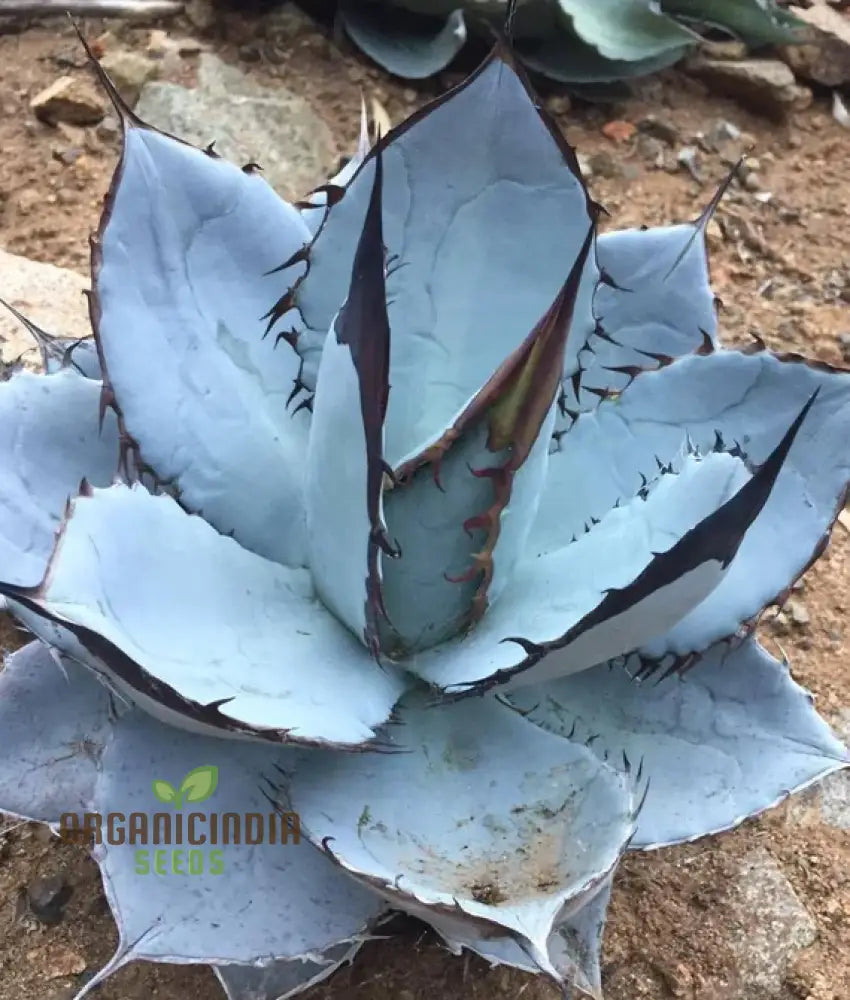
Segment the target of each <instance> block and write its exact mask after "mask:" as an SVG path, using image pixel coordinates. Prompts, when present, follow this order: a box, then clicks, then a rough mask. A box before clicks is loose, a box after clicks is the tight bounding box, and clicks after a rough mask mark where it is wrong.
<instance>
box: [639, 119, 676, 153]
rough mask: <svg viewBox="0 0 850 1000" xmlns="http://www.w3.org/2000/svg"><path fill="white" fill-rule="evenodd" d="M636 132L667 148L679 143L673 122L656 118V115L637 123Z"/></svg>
mask: <svg viewBox="0 0 850 1000" xmlns="http://www.w3.org/2000/svg"><path fill="white" fill-rule="evenodd" d="M637 128H638V132H640V133H641V134H642V135H648V136H651V137H652V138H653V139H657V140H659V141H661V142H663V143H666V145H668V146H675V145H676V144H677V143H678V142H679V138H680V133H679V129H678V127H677V126H676V124H675V123H674V122H671V121H666V120H665V119H663V118H658V117H657V116H656V115H647V117H646V118H642V119H641V120H640V121H639V122H638V123H637Z"/></svg>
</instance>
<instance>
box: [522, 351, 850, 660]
mask: <svg viewBox="0 0 850 1000" xmlns="http://www.w3.org/2000/svg"><path fill="white" fill-rule="evenodd" d="M817 389H820V393H819V395H818V398H817V399H816V400H815V402H814V403H813V405H812V408H811V411H810V413H809V416H808V418H807V420H806V423H805V425H804V427H803V428H802V430H801V432H800V440H799V442H798V444H796V445H795V447H794V448H793V449H792V450H791V452H790V454H789V456H788V460H787V462H786V466H785V468H784V469H783V471H782V472H781V473H780V475H779V478H778V480H777V483H776V486H775V488H774V490H773V492H772V494H771V496H770V498H769V499H768V501H767V503H766V505H765V508H764V511H763V512H762V514H761V516H760V517H759V518H758V519H757V520H756V522H755V524H754V525H753V527H752V529H751V530H750V532H749V533H748V535H747V537H746V538H745V539H744V542H743V544H742V545H741V548H740V551H739V553H738V555H737V557H736V558H735V560H734V562H733V563H732V566H731V567H730V570H729V574H728V576H727V578H726V579H725V582H724V583H723V584H721V585H720V586H719V587H718V588H717V590H716V591H714V592H713V593H712V594H711V595H710V596H709V597H707V598H706V600H705V601H704V602H702V603H701V604H700V605H699V606H698V607H696V608H695V609H694V610H693V612H691V613H690V614H689V615H688V616H687V617H685V618H683V619H682V621H681V622H680V623H679V624H678V625H677V626H676V627H675V628H674V629H673V630H672V632H671V633H670V634H668V635H664V636H661V635H659V636H658V637H657V638H656V639H655V640H654V641H652V642H648V643H647V645H646V646H645V647H644V652H645V653H646V654H647V655H651V656H656V657H661V656H663V655H664V654H665V653H667V652H672V653H677V654H687V653H690V652H692V651H699V650H702V649H706V648H707V647H708V646H710V645H711V644H712V643H714V642H716V641H718V640H719V639H722V638H725V637H726V636H728V635H733V634H734V633H735V632H736V631H737V630H738V627H739V626H740V625H741V624H742V623H743V622H746V621H747V620H748V619H750V618H752V617H753V616H756V615H758V614H759V613H760V612H761V610H762V609H763V608H764V607H765V606H766V605H768V604H770V603H771V602H772V601H774V600H775V599H776V598H777V596H779V595H781V594H783V593H784V592H785V591H786V589H787V588H788V587H790V586H791V584H792V583H793V582H794V581H795V580H796V579H797V578H798V577H799V576H800V575H801V574H802V573H803V572H804V571H805V569H806V568H807V566H808V565H809V564H810V562H811V561H812V559H813V558H815V557H816V556H817V555H818V554H819V552H820V550H821V548H822V546H823V545H824V544H825V541H826V538H827V537H828V534H829V531H830V529H831V527H832V524H833V521H834V520H835V516H836V512H837V510H838V509H839V504H840V502H841V498H842V496H843V494H844V491H845V489H846V487H847V484H848V481H850V456H849V455H848V451H847V447H846V442H847V439H848V434H850V373H846V374H845V373H839V372H834V371H831V370H829V369H828V368H826V367H824V366H818V365H815V364H807V363H805V361H804V360H802V359H799V358H796V357H794V356H787V357H782V356H777V355H773V354H771V353H769V352H768V351H757V352H755V353H749V354H748V353H741V352H737V351H718V352H717V353H714V354H711V355H708V356H706V357H701V356H699V355H694V356H692V357H686V358H682V359H680V360H678V361H676V362H675V364H671V365H669V366H667V367H665V368H662V369H660V370H659V371H650V372H646V373H645V374H642V375H640V376H639V377H638V378H636V379H635V381H634V383H633V384H632V385H631V387H630V388H629V389H628V390H627V391H626V392H624V393H623V394H622V396H621V397H619V398H617V399H614V400H608V401H605V402H603V403H602V404H601V405H600V406H599V408H598V409H597V410H596V411H595V412H594V413H587V414H583V415H582V416H580V417H579V419H578V420H577V422H576V424H575V425H574V427H573V429H572V430H571V431H570V432H569V433H568V434H565V435H564V436H562V437H561V439H560V441H559V443H558V447H557V450H556V451H554V452H553V454H552V455H551V456H550V463H549V475H548V478H547V482H546V489H545V490H544V493H543V497H542V499H541V502H540V507H539V510H538V515H537V518H538V519H537V522H536V524H535V527H534V529H533V530H532V534H531V538H530V542H529V546H530V549H531V551H532V552H543V551H548V550H549V549H550V548H551V547H552V546H553V545H555V544H557V539H560V540H561V542H562V543H563V542H564V541H566V540H567V539H569V538H571V537H572V536H573V535H574V534H575V533H580V532H582V531H583V530H584V526H585V525H586V524H588V523H590V521H591V519H595V518H600V517H603V516H604V515H605V513H606V512H607V511H609V510H610V509H611V507H613V506H614V504H615V503H617V502H618V501H620V500H621V499H624V498H628V497H630V496H632V495H633V494H634V493H635V492H636V491H637V490H639V489H640V488H641V485H642V483H643V482H645V481H646V480H647V479H648V478H652V476H654V475H655V474H656V472H657V468H658V467H657V463H656V456H662V457H664V458H666V457H667V456H670V455H672V454H674V453H675V452H676V451H677V450H681V449H682V447H683V445H684V444H685V442H686V440H689V441H690V442H691V444H692V446H693V447H695V448H697V449H699V450H701V451H709V450H711V449H713V448H716V447H721V448H724V449H729V450H736V445H737V446H738V447H740V448H741V449H743V453H744V454H745V456H746V458H747V459H748V461H749V463H750V464H759V463H762V462H764V461H765V460H766V458H767V456H768V455H769V453H770V450H771V448H773V447H774V445H775V442H776V440H777V437H778V436H779V435H781V434H782V432H783V424H784V423H785V422H786V421H787V419H788V418H787V414H788V413H789V412H794V410H796V409H799V408H800V407H801V406H802V405H803V404H804V403H805V402H806V400H807V399H809V398H810V397H811V395H812V393H813V392H815V390H817ZM588 455H592V456H593V461H592V462H588V460H587V456H588Z"/></svg>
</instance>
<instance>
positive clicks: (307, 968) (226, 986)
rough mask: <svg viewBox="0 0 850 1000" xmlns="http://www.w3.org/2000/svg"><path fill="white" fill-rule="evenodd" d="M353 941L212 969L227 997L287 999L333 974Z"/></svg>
mask: <svg viewBox="0 0 850 1000" xmlns="http://www.w3.org/2000/svg"><path fill="white" fill-rule="evenodd" d="M360 944H361V942H360V941H359V940H358V941H354V942H351V943H345V944H340V945H337V946H336V947H335V948H329V949H328V950H327V951H325V952H324V953H323V955H322V958H323V961H322V962H318V961H316V960H315V959H312V960H311V959H306V960H304V961H301V960H300V959H292V960H291V961H288V962H287V961H282V962H272V963H270V964H269V965H262V966H255V965H217V966H216V967H215V969H214V971H215V974H216V976H217V977H218V981H219V982H220V983H221V986H222V989H223V990H224V993H225V996H226V998H227V1000H289V998H290V997H294V996H296V995H297V994H299V993H302V992H303V991H304V990H307V989H309V988H310V987H311V986H315V985H316V984H317V983H321V982H322V981H323V980H325V979H327V978H328V976H331V975H333V973H334V972H336V970H337V969H338V968H339V967H340V966H342V965H346V964H348V963H349V962H351V961H352V960H353V958H354V956H355V955H356V954H357V952H358V951H359V949H360Z"/></svg>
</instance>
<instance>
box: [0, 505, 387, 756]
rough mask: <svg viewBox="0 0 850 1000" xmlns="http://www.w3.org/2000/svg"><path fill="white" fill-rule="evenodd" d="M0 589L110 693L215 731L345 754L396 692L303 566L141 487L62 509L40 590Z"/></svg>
mask: <svg viewBox="0 0 850 1000" xmlns="http://www.w3.org/2000/svg"><path fill="white" fill-rule="evenodd" d="M3 590H4V592H5V593H7V594H8V595H9V596H10V597H12V598H14V599H17V600H19V601H20V602H21V603H23V604H25V605H26V606H27V607H28V608H29V609H30V611H31V612H33V613H35V614H37V615H40V616H43V617H46V618H49V619H52V620H53V621H55V622H57V623H58V624H59V625H61V626H64V628H65V629H67V630H70V631H71V632H72V633H73V634H74V636H75V637H76V639H77V640H78V641H79V642H80V643H81V644H82V646H83V647H84V648H85V649H86V650H88V651H89V652H90V653H91V654H93V655H94V656H95V657H96V658H97V659H98V661H99V662H100V663H101V664H103V665H104V667H105V669H107V670H108V671H109V672H111V673H112V674H114V675H115V676H116V677H117V679H118V681H119V682H120V685H121V689H122V693H125V694H129V696H130V697H131V698H132V699H133V700H135V694H136V692H138V696H139V700H140V704H142V705H143V706H145V707H148V708H151V709H152V710H153V711H155V712H156V714H158V715H160V717H162V718H165V719H166V720H167V721H169V722H171V723H173V724H176V725H179V726H186V727H188V728H192V729H199V730H201V731H206V732H211V733H214V734H215V735H219V736H222V735H224V736H228V735H229V736H241V737H246V738H248V737H255V738H258V739H263V740H270V741H293V742H304V743H313V742H315V743H320V744H323V743H329V744H331V745H336V746H345V747H352V746H356V745H358V744H361V743H364V742H366V741H369V740H371V739H372V738H373V737H374V735H375V728H376V727H377V726H379V725H381V724H382V723H383V722H384V721H385V720H386V719H387V718H388V717H389V715H390V712H391V710H392V706H393V704H394V703H395V701H396V700H397V698H398V697H399V695H400V694H401V691H402V687H403V685H402V682H401V680H400V679H399V678H398V677H396V676H395V675H394V674H392V673H389V672H387V671H384V670H382V669H381V668H380V667H378V666H377V664H376V663H375V662H374V661H373V660H372V658H371V657H370V655H369V653H368V652H367V650H366V649H365V647H364V646H363V645H362V644H361V643H360V642H358V640H357V639H356V638H355V637H354V636H353V635H352V634H351V633H350V632H349V631H348V630H347V629H346V628H345V627H344V626H343V625H342V624H341V623H339V622H338V621H337V620H336V619H335V618H333V617H332V615H331V614H330V613H329V612H328V611H326V610H325V608H324V607H323V606H322V605H321V604H320V603H319V602H318V601H317V600H316V599H315V595H314V592H313V587H312V583H311V580H310V577H309V574H308V573H307V572H306V571H305V570H293V569H290V568H288V567H285V566H281V565H279V564H277V563H272V562H269V561H268V560H265V559H263V558H262V557H260V556H258V555H255V554H254V553H252V552H249V551H247V550H246V549H243V548H241V547H240V546H239V545H238V544H237V543H236V542H235V541H234V540H233V539H230V538H225V537H224V536H222V535H219V534H218V533H217V532H216V531H215V530H214V529H213V528H211V527H210V526H209V525H208V524H207V523H206V522H205V521H203V520H201V518H199V517H196V516H190V515H187V514H185V513H184V512H183V511H182V510H181V509H180V508H179V506H178V505H177V504H176V502H175V501H174V500H172V499H171V498H170V497H166V496H151V494H149V493H148V492H147V491H146V490H145V489H144V487H142V486H141V485H136V486H133V487H127V486H123V485H116V486H113V487H110V488H109V489H105V490H94V491H91V490H89V491H88V492H87V493H86V494H84V495H82V496H80V497H78V498H77V499H76V500H74V501H73V503H72V504H71V505H70V510H69V514H68V516H67V517H66V520H65V522H64V524H63V528H62V534H61V539H60V541H59V542H58V544H57V547H56V550H55V552H54V555H53V558H52V561H51V564H50V567H49V569H48V571H47V573H46V575H45V579H44V581H43V582H42V583H41V584H40V585H39V586H38V587H35V588H30V589H21V588H14V587H8V586H7V585H4V587H3ZM106 595H108V598H107V596H106ZM154 623H155V624H154Z"/></svg>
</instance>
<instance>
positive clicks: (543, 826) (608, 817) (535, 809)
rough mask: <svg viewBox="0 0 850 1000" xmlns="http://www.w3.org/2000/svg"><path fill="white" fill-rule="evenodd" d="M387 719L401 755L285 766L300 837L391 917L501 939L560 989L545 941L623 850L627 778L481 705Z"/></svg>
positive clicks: (310, 759) (417, 705)
mask: <svg viewBox="0 0 850 1000" xmlns="http://www.w3.org/2000/svg"><path fill="white" fill-rule="evenodd" d="M399 715H400V718H401V720H402V722H403V723H404V727H403V729H400V730H399V733H400V738H399V742H400V743H401V744H402V745H403V748H404V750H405V751H406V752H404V753H399V754H383V755H375V754H358V755H346V756H345V757H341V756H340V755H333V756H332V755H330V754H328V753H326V752H324V751H317V752H314V753H310V754H306V753H305V754H299V756H298V761H297V764H296V767H295V774H294V776H293V779H292V784H291V801H292V806H293V808H294V809H296V810H297V811H298V813H299V814H300V816H301V821H302V824H303V826H304V829H305V830H306V831H308V832H309V835H310V837H311V838H312V839H313V840H314V841H315V842H316V843H323V844H324V845H325V847H326V849H327V850H328V851H329V853H331V854H332V855H333V856H334V857H335V858H336V860H337V861H338V862H339V863H340V864H341V865H342V866H343V867H344V868H345V869H346V870H347V871H349V872H350V873H351V874H353V875H355V876H356V877H358V878H359V879H361V880H362V881H364V882H365V883H366V884H368V885H370V886H372V887H373V888H375V889H376V890H377V891H379V892H384V893H385V894H386V896H387V898H388V900H390V901H391V903H392V905H393V906H395V907H399V908H402V909H404V910H406V911H407V912H409V913H412V914H414V915H417V916H420V917H423V918H424V919H426V920H431V919H432V918H435V919H436V920H437V921H438V922H439V923H440V924H441V926H442V928H443V930H446V929H447V927H451V928H453V933H454V935H455V936H456V935H457V934H459V933H463V932H464V931H465V933H466V934H467V935H468V936H469V937H471V938H477V937H479V936H481V935H482V932H484V933H490V934H492V933H496V934H497V935H501V936H505V935H507V936H510V937H512V938H514V939H515V940H518V941H520V942H521V943H522V945H523V947H526V948H527V949H528V952H529V954H530V955H531V956H532V957H533V960H534V962H535V963H536V965H537V967H538V969H541V970H543V971H545V972H547V973H548V974H550V975H552V976H554V977H555V978H557V979H561V973H560V972H559V971H558V970H557V969H556V968H555V966H554V964H553V959H552V957H551V956H550V955H549V951H548V940H549V937H550V935H551V933H552V930H553V927H554V926H555V924H556V923H557V922H558V919H559V918H562V917H563V916H564V914H565V912H567V911H565V907H567V906H569V905H570V904H571V903H574V902H575V903H577V902H578V900H579V899H580V898H581V897H582V896H583V894H585V893H587V892H589V890H591V889H592V888H593V887H595V886H597V885H599V884H600V883H601V881H602V880H603V879H604V878H605V877H606V876H607V875H608V874H609V873H610V871H611V870H612V869H613V867H614V865H615V864H616V862H617V860H618V858H619V856H620V853H621V851H622V850H623V849H624V847H625V845H626V843H627V841H628V838H629V837H630V836H631V833H632V831H633V823H634V808H635V802H634V796H633V791H634V790H633V788H632V785H631V779H630V777H629V776H628V775H627V774H626V773H622V772H619V771H615V770H614V769H613V768H611V767H609V766H608V765H606V764H604V763H602V762H601V761H599V760H598V759H596V758H595V757H594V755H593V754H592V753H591V752H590V751H589V750H588V749H587V748H586V747H584V746H582V745H581V744H577V743H570V742H569V741H567V740H564V739H561V738H560V737H555V736H551V735H550V734H548V733H544V732H543V730H541V729H538V728H537V727H535V726H533V725H531V724H530V723H528V722H526V721H525V720H524V719H522V718H521V717H520V716H519V715H518V714H516V713H514V712H512V711H511V710H510V709H507V708H505V707H504V706H502V705H499V704H498V703H497V702H496V701H494V700H491V699H482V700H474V701H472V700H470V701H465V702H463V703H461V704H459V705H453V706H449V707H445V708H442V709H440V710H434V708H433V707H431V706H428V705H427V704H426V703H425V700H424V699H423V698H417V697H411V698H410V699H409V701H407V702H406V704H404V705H403V706H402V707H401V709H400V711H399ZM540 736H545V737H547V738H546V739H540V738H539V737H540ZM411 789H413V790H415V791H414V794H413V795H411ZM436 803H439V808H435V804H436ZM326 838H330V839H328V840H326Z"/></svg>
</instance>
